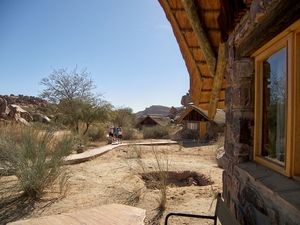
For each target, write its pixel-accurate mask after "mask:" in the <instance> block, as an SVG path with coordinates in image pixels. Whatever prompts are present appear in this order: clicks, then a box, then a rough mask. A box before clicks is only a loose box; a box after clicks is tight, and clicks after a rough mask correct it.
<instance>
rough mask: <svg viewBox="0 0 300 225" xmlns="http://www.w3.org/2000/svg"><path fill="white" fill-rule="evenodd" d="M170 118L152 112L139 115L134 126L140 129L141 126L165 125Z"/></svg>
mask: <svg viewBox="0 0 300 225" xmlns="http://www.w3.org/2000/svg"><path fill="white" fill-rule="evenodd" d="M170 121H171V120H170V118H169V117H166V116H164V115H158V114H152V115H145V116H141V117H140V118H139V119H138V122H137V124H136V125H135V128H136V129H138V130H142V129H143V127H153V126H163V127H164V126H167V125H168V124H169V123H170Z"/></svg>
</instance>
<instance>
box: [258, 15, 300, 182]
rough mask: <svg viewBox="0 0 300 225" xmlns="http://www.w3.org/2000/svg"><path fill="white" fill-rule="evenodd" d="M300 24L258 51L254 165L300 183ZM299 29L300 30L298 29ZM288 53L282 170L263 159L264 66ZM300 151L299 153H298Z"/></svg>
mask: <svg viewBox="0 0 300 225" xmlns="http://www.w3.org/2000/svg"><path fill="white" fill-rule="evenodd" d="M299 27H300V20H298V21H297V22H296V23H294V24H293V25H292V26H290V27H289V28H287V29H286V30H285V31H284V32H282V33H281V34H280V35H278V36H276V37H275V38H274V39H272V40H271V41H270V42H269V43H267V44H266V45H265V46H263V47H262V48H261V49H259V50H258V51H256V52H255V53H254V54H253V55H252V57H255V110H254V118H255V127H254V131H255V132H254V161H256V162H258V163H260V164H263V165H265V166H267V167H269V168H271V169H273V170H275V171H277V172H279V173H282V174H284V175H285V176H288V177H293V178H294V179H296V180H299V181H300V176H299V175H300V136H299V137H297V136H296V134H300V118H297V115H298V117H299V115H300V114H299V113H300V103H299V101H300V84H299V80H300V79H299V78H298V79H296V76H297V74H298V76H300V66H299V65H298V64H299V63H298V64H297V63H296V60H297V62H299V57H300V56H299V53H300V46H299V45H300V28H299ZM297 28H298V29H297ZM283 47H286V50H287V105H286V106H287V108H286V110H287V113H286V115H287V116H286V146H285V148H286V155H285V167H284V168H283V167H280V166H277V165H276V164H274V163H273V162H270V161H268V160H267V159H265V158H264V157H262V156H261V145H262V138H261V137H262V88H263V80H262V76H261V74H262V62H263V61H264V60H266V59H267V58H268V57H269V56H270V55H272V54H274V53H275V52H277V51H278V50H279V49H281V48H283ZM296 149H298V150H297V151H296Z"/></svg>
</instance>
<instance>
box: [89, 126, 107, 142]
mask: <svg viewBox="0 0 300 225" xmlns="http://www.w3.org/2000/svg"><path fill="white" fill-rule="evenodd" d="M106 133H107V131H106V129H104V128H103V127H101V126H93V127H91V128H90V129H89V130H88V136H89V139H90V140H91V141H101V140H104V138H106Z"/></svg>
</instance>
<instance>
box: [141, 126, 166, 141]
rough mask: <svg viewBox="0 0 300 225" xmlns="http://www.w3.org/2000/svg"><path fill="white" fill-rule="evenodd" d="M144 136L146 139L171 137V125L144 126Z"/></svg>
mask: <svg viewBox="0 0 300 225" xmlns="http://www.w3.org/2000/svg"><path fill="white" fill-rule="evenodd" d="M142 133H143V137H144V138H145V139H149V138H154V139H160V138H166V137H169V127H167V126H166V127H163V126H153V127H144V128H143V130H142Z"/></svg>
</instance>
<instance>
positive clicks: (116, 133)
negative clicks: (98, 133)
mask: <svg viewBox="0 0 300 225" xmlns="http://www.w3.org/2000/svg"><path fill="white" fill-rule="evenodd" d="M118 134H119V128H118V127H115V129H114V137H115V139H116V140H117V141H119V140H118Z"/></svg>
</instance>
